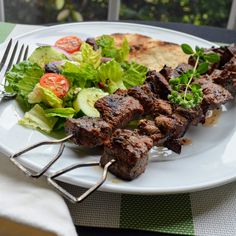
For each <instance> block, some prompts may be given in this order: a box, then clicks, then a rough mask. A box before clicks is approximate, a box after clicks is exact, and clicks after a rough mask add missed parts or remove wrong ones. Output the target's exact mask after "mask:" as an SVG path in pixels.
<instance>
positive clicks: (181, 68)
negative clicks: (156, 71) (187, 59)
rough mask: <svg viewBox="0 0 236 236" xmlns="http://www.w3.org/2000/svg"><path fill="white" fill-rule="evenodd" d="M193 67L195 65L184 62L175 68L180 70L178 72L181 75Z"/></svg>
mask: <svg viewBox="0 0 236 236" xmlns="http://www.w3.org/2000/svg"><path fill="white" fill-rule="evenodd" d="M192 69H193V67H192V66H191V65H189V64H187V63H182V64H180V65H178V66H177V67H176V68H175V69H174V70H175V71H176V72H178V74H180V75H181V74H183V73H186V72H187V71H189V70H192Z"/></svg>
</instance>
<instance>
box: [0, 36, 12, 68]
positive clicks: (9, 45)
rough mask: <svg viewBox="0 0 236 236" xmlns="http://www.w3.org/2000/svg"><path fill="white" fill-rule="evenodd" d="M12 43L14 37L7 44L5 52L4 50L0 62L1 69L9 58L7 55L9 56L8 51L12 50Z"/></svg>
mask: <svg viewBox="0 0 236 236" xmlns="http://www.w3.org/2000/svg"><path fill="white" fill-rule="evenodd" d="M11 44H12V39H10V41H9V43H8V44H7V48H6V50H5V52H4V55H3V57H2V60H1V62H0V71H1V70H2V68H3V66H4V64H5V62H6V60H7V56H8V53H9V51H10V48H11Z"/></svg>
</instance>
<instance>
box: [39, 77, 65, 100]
mask: <svg viewBox="0 0 236 236" xmlns="http://www.w3.org/2000/svg"><path fill="white" fill-rule="evenodd" d="M39 83H40V85H41V86H42V87H44V88H47V89H50V90H51V91H52V92H53V93H54V94H55V95H56V96H57V97H64V96H65V95H66V93H67V92H68V90H69V88H70V85H69V82H68V80H67V79H66V78H65V77H64V76H63V75H59V74H56V73H46V74H45V75H43V76H42V77H41V78H40V81H39Z"/></svg>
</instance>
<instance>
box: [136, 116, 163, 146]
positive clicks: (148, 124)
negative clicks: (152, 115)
mask: <svg viewBox="0 0 236 236" xmlns="http://www.w3.org/2000/svg"><path fill="white" fill-rule="evenodd" d="M138 132H139V133H140V134H142V135H147V136H148V137H150V138H151V139H152V141H153V145H154V146H158V145H160V144H162V143H163V142H164V140H165V137H166V136H165V135H164V134H162V133H161V131H160V129H159V128H158V127H157V126H156V124H155V121H153V120H147V119H142V120H140V121H139V125H138Z"/></svg>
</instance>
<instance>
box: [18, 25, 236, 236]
mask: <svg viewBox="0 0 236 236" xmlns="http://www.w3.org/2000/svg"><path fill="white" fill-rule="evenodd" d="M129 22H133V23H141V24H148V25H154V26H159V27H164V28H169V29H173V30H177V31H181V32H185V33H190V34H193V35H195V36H199V37H202V38H204V39H206V40H210V41H214V42H220V43H233V42H234V41H236V31H232V30H226V29H220V28H216V27H209V26H194V25H190V24H182V23H163V22H153V21H145V22H144V21H135V22H134V21H129ZM37 27H38V26H37ZM35 28H36V26H32V29H35ZM23 29H24V26H22V30H23ZM78 207H79V205H78ZM170 214H171V213H170ZM76 228H77V231H78V233H79V235H80V236H88V235H89V236H93V235H96V236H100V235H101V236H107V235H114V236H116V235H122V236H126V235H127V236H128V235H135V236H144V235H146V236H154V235H159V236H160V235H163V236H164V235H168V234H163V233H156V232H147V231H140V230H125V229H106V228H100V227H99V228H98V227H84V226H76Z"/></svg>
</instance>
